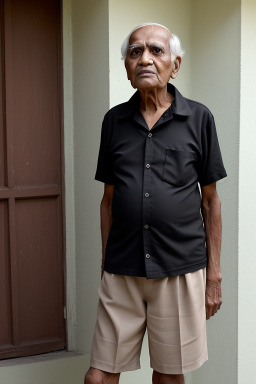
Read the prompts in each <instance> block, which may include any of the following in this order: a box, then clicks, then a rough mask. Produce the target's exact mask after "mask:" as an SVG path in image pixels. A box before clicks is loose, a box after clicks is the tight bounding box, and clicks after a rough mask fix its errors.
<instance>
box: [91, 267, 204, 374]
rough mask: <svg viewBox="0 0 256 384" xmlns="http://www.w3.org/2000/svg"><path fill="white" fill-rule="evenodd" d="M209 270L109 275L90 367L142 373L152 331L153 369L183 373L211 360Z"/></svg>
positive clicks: (102, 291)
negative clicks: (160, 276) (170, 274)
mask: <svg viewBox="0 0 256 384" xmlns="http://www.w3.org/2000/svg"><path fill="white" fill-rule="evenodd" d="M205 276H206V272H205V269H201V270H199V271H196V272H192V273H188V274H186V275H181V276H175V277H169V278H163V279H149V280H148V279H146V278H144V277H133V276H122V275H114V274H109V273H107V272H104V275H103V279H102V281H101V285H100V287H99V291H98V293H99V305H98V318H97V323H96V327H95V333H94V338H93V344H92V352H91V367H94V368H98V369H101V370H103V371H107V372H113V373H117V372H125V371H132V370H135V369H139V368H140V352H141V346H142V341H143V337H144V333H145V330H146V329H147V332H148V342H149V353H150V366H151V367H152V368H153V369H154V370H156V371H158V372H161V373H165V374H181V373H185V372H189V371H193V370H195V369H197V368H199V367H200V366H201V365H202V364H203V363H204V362H205V361H206V360H207V359H208V355H207V340H206V315H205Z"/></svg>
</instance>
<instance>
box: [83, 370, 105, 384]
mask: <svg viewBox="0 0 256 384" xmlns="http://www.w3.org/2000/svg"><path fill="white" fill-rule="evenodd" d="M84 384H103V377H102V374H101V372H100V371H99V370H98V369H95V368H90V369H89V371H88V372H87V374H86V375H85V378H84Z"/></svg>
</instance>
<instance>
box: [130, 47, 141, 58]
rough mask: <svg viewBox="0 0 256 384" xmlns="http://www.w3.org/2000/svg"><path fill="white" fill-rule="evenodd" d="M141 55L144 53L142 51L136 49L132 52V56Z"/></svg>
mask: <svg viewBox="0 0 256 384" xmlns="http://www.w3.org/2000/svg"><path fill="white" fill-rule="evenodd" d="M141 53H142V50H141V49H138V48H136V49H133V50H132V51H131V56H139V55H141Z"/></svg>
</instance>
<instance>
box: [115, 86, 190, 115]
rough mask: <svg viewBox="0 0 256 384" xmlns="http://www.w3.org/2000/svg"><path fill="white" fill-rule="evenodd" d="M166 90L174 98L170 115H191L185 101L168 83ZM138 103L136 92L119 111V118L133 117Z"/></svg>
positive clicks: (137, 92) (138, 94) (138, 93)
mask: <svg viewBox="0 0 256 384" xmlns="http://www.w3.org/2000/svg"><path fill="white" fill-rule="evenodd" d="M167 90H168V92H169V93H171V94H172V95H173V96H174V100H173V102H172V105H171V107H170V108H171V110H172V113H173V114H175V115H180V116H189V115H191V113H192V112H191V109H190V107H189V105H188V102H187V99H186V98H185V97H183V96H182V94H181V93H180V92H179V91H178V89H177V88H176V87H174V85H172V84H170V83H168V84H167ZM139 102H140V92H139V91H136V92H135V93H134V94H133V96H132V97H131V98H130V100H128V101H127V102H126V103H124V104H123V110H122V111H120V114H119V118H120V119H123V118H125V117H128V116H130V115H133V114H134V112H135V111H136V110H138V108H139Z"/></svg>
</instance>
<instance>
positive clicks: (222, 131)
mask: <svg viewBox="0 0 256 384" xmlns="http://www.w3.org/2000/svg"><path fill="white" fill-rule="evenodd" d="M192 4H193V6H192V37H193V45H192V98H194V99H195V100H198V101H201V102H203V103H205V104H206V105H207V106H208V107H209V108H210V109H211V111H212V112H213V114H214V116H215V121H216V126H217V130H218V136H219V141H220V146H221V149H222V155H223V160H224V164H225V166H226V169H227V173H228V178H227V179H224V180H223V181H221V182H219V183H218V192H219V195H220V198H221V201H222V223H223V236H222V237H223V244H222V256H221V259H222V273H223V284H222V287H223V300H224V302H223V306H222V309H221V311H220V312H219V313H218V315H216V317H214V318H212V319H211V320H209V321H208V323H207V331H208V347H209V361H208V363H207V364H205V365H204V367H203V368H202V369H201V370H199V371H198V372H196V373H194V374H193V383H195V384H197V383H207V384H213V383H214V384H215V383H220V384H234V383H236V376H237V326H238V319H237V311H238V304H237V279H238V266H237V265H238V158H239V105H240V0H225V1H222V0H216V1H214V2H212V1H211V0H194V1H193V3H192Z"/></svg>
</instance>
